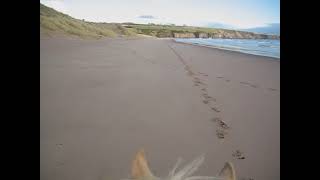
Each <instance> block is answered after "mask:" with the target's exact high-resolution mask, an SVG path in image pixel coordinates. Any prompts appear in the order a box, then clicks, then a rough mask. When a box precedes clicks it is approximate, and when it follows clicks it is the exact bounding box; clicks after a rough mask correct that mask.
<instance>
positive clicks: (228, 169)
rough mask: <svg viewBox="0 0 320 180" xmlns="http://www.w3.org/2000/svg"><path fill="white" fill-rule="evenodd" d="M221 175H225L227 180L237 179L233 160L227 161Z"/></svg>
mask: <svg viewBox="0 0 320 180" xmlns="http://www.w3.org/2000/svg"><path fill="white" fill-rule="evenodd" d="M219 176H221V177H224V178H225V180H236V173H235V170H234V167H233V164H232V163H231V162H227V163H226V164H225V165H224V167H223V168H222V170H221V172H220V174H219Z"/></svg>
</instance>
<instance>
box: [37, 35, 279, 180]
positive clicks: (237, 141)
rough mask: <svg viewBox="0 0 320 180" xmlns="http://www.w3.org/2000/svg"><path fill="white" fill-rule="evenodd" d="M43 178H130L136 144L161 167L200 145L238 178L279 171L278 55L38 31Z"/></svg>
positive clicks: (215, 164) (214, 168) (159, 170)
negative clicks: (53, 35)
mask: <svg viewBox="0 0 320 180" xmlns="http://www.w3.org/2000/svg"><path fill="white" fill-rule="evenodd" d="M40 43H41V47H40V50H41V55H40V57H41V58H40V64H41V69H40V73H41V78H40V83H41V90H40V92H41V114H40V123H41V129H40V133H41V139H40V151H41V154H40V158H41V161H40V165H41V174H40V177H41V179H42V180H71V179H72V180H73V179H76V180H117V179H118V180H120V179H122V178H127V177H129V173H130V165H131V160H132V158H133V156H134V154H135V153H136V151H137V150H138V149H139V148H140V147H144V148H145V150H146V153H147V158H148V160H149V163H150V166H151V170H152V171H153V172H154V174H155V175H157V176H162V177H163V176H166V175H167V174H168V172H169V170H170V169H172V167H173V165H174V163H175V162H176V160H177V158H178V157H182V158H183V159H185V160H186V161H190V160H192V159H193V158H195V157H197V156H199V155H201V154H205V155H206V159H205V162H204V164H203V166H202V167H201V168H200V169H199V171H198V172H197V173H196V174H198V175H208V176H212V175H216V174H217V173H218V172H219V170H220V169H221V168H222V167H223V165H224V163H225V162H226V161H232V162H233V163H234V165H235V168H236V172H237V175H238V179H239V180H241V178H247V179H249V178H253V179H255V180H271V179H272V180H277V179H280V63H279V61H278V60H275V59H272V58H266V57H259V56H254V55H246V54H241V53H237V52H230V51H224V50H217V49H211V48H206V47H198V46H194V45H187V44H179V43H175V42H172V41H170V40H160V39H152V38H150V39H135V40H125V39H107V40H100V41H94V40H77V39H65V38H41V40H40Z"/></svg>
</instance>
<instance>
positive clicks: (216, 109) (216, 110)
mask: <svg viewBox="0 0 320 180" xmlns="http://www.w3.org/2000/svg"><path fill="white" fill-rule="evenodd" d="M210 108H211V110H213V111H215V112H221V111H220V110H219V109H218V108H216V107H210Z"/></svg>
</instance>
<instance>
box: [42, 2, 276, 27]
mask: <svg viewBox="0 0 320 180" xmlns="http://www.w3.org/2000/svg"><path fill="white" fill-rule="evenodd" d="M40 2H41V3H43V4H45V5H47V6H49V7H52V8H54V9H56V10H59V11H62V12H64V13H67V14H69V15H70V16H73V17H75V18H79V19H85V20H87V21H94V22H135V23H162V24H166V23H174V24H177V25H183V24H186V25H192V26H209V25H210V24H223V25H226V26H228V27H233V28H253V27H261V26H265V25H267V24H270V23H280V0H90V1H89V0H40Z"/></svg>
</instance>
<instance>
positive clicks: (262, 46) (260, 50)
mask: <svg viewBox="0 0 320 180" xmlns="http://www.w3.org/2000/svg"><path fill="white" fill-rule="evenodd" d="M175 41H177V42H183V43H191V44H198V45H204V46H211V47H215V48H219V49H225V50H230V51H237V52H242V53H247V54H254V55H259V56H267V57H273V58H277V59H279V60H280V40H273V39H211V38H207V39H202V38H176V39H175Z"/></svg>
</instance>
